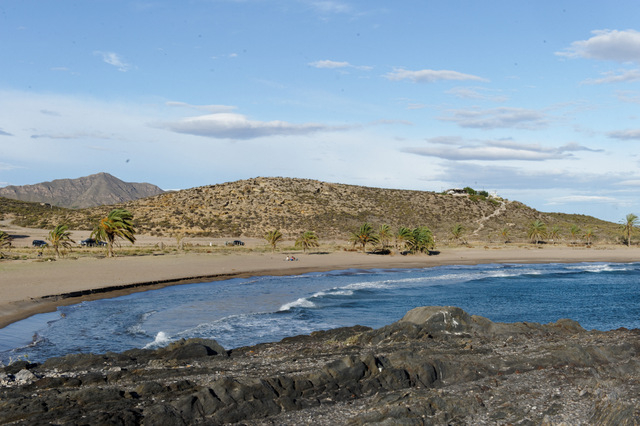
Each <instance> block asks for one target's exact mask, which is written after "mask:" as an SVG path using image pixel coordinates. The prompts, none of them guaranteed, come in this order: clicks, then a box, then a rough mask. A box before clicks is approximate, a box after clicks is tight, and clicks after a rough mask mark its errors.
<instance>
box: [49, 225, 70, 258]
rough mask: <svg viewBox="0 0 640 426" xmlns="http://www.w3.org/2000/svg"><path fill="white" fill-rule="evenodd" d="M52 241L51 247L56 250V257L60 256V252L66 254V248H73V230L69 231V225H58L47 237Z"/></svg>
mask: <svg viewBox="0 0 640 426" xmlns="http://www.w3.org/2000/svg"><path fill="white" fill-rule="evenodd" d="M47 240H49V242H50V243H51V247H53V249H54V250H55V251H56V257H57V258H59V257H60V253H61V252H62V254H64V253H65V252H66V250H68V249H71V244H72V243H74V244H75V241H73V240H72V239H71V232H69V231H68V228H67V225H57V226H56V227H55V228H53V229H52V230H51V231H50V232H49V237H48V238H47Z"/></svg>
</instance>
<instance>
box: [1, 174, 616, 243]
mask: <svg viewBox="0 0 640 426" xmlns="http://www.w3.org/2000/svg"><path fill="white" fill-rule="evenodd" d="M118 206H119V207H124V208H126V209H128V210H130V211H131V212H132V213H133V214H134V217H135V222H136V226H137V228H138V232H140V233H145V234H151V235H175V234H183V235H185V236H211V237H259V238H261V237H262V236H264V234H265V233H266V232H267V231H270V230H273V229H275V228H277V229H280V231H281V232H282V233H283V234H284V235H285V238H291V239H294V238H297V236H299V235H300V234H301V233H302V232H304V231H307V230H312V231H315V232H316V233H317V234H318V235H319V236H320V238H322V239H329V238H336V239H347V238H348V237H349V235H350V232H351V231H354V230H355V229H356V228H357V227H358V226H360V225H361V224H362V223H363V222H365V221H367V222H370V223H372V224H373V225H374V227H378V226H379V225H382V224H387V225H389V226H390V227H391V229H392V231H393V232H395V230H396V229H397V228H398V227H400V226H406V227H417V226H428V227H429V228H430V229H431V230H432V231H433V232H434V234H435V236H436V240H437V241H440V242H442V241H446V240H448V239H450V238H451V232H450V230H451V227H452V226H453V225H454V224H462V225H463V227H464V228H465V232H464V239H467V240H470V241H476V240H479V241H495V242H504V239H505V238H506V239H509V240H511V241H524V240H526V234H527V228H528V226H529V224H530V223H531V222H532V221H534V220H536V219H538V220H541V221H543V222H544V223H546V224H547V226H548V227H551V226H552V225H558V226H559V227H560V228H561V232H562V234H563V236H564V239H565V241H566V240H567V238H569V231H568V230H569V227H570V226H571V225H573V224H576V225H578V226H580V227H581V228H582V229H587V228H592V229H593V230H594V234H595V235H596V237H598V238H601V239H602V238H604V239H615V238H616V235H618V234H619V230H618V225H616V224H613V223H610V222H605V221H602V220H599V219H596V218H593V217H590V216H582V215H564V214H557V213H542V212H539V211H537V210H534V209H532V208H530V207H527V206H526V205H524V204H522V203H520V202H517V201H510V200H504V199H500V198H487V197H483V196H478V195H475V196H456V195H447V194H438V193H434V192H427V191H409V190H397V189H382V188H369V187H363V186H354V185H344V184H336V183H327V182H321V181H316V180H307V179H292V178H261V177H259V178H255V179H248V180H241V181H236V182H229V183H223V184H219V185H211V186H203V187H198V188H192V189H186V190H182V191H176V192H168V193H163V194H160V195H157V196H153V197H148V198H144V199H140V200H135V201H130V202H127V203H121V204H118ZM113 207H114V206H113V205H111V206H101V207H95V208H91V209H82V210H59V211H53V212H51V214H49V215H46V214H42V213H39V214H38V215H36V216H33V215H31V216H30V215H29V212H28V211H27V212H24V209H22V213H15V216H16V223H17V224H21V225H22V226H37V227H44V228H49V227H53V226H55V225H56V224H58V223H67V224H68V225H69V226H70V227H71V228H73V229H91V228H93V226H94V225H95V223H96V222H97V221H98V220H99V219H100V218H101V217H104V215H106V214H107V213H108V211H109V210H110V209H112V208H113ZM2 208H3V207H2V204H1V203H0V213H1V212H2V211H3V210H2ZM4 211H5V212H8V211H9V209H8V208H7V207H5V208H4ZM503 229H507V230H508V236H507V237H504V236H503V235H502V230H503ZM581 237H582V236H578V237H576V238H578V239H580V238H581Z"/></svg>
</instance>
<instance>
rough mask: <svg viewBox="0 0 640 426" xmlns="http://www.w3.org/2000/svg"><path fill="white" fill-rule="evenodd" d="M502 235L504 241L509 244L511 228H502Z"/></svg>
mask: <svg viewBox="0 0 640 426" xmlns="http://www.w3.org/2000/svg"><path fill="white" fill-rule="evenodd" d="M500 236H501V237H502V239H503V240H504V243H505V244H507V243H508V242H509V228H507V227H504V228H502V229H501V230H500Z"/></svg>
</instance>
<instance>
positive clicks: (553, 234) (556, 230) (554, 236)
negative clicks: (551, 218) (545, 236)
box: [549, 225, 560, 245]
mask: <svg viewBox="0 0 640 426" xmlns="http://www.w3.org/2000/svg"><path fill="white" fill-rule="evenodd" d="M549 238H551V241H552V242H553V244H554V245H555V244H556V240H559V239H560V227H559V226H558V225H553V226H552V227H551V229H550V230H549Z"/></svg>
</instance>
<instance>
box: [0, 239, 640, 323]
mask: <svg viewBox="0 0 640 426" xmlns="http://www.w3.org/2000/svg"><path fill="white" fill-rule="evenodd" d="M285 256H286V255H285V254H280V253H275V254H272V253H241V254H240V253H239V254H226V255H225V254H204V253H203V254H165V255H158V256H152V255H148V256H132V257H117V258H113V259H107V258H102V259H99V258H89V257H87V258H79V259H75V260H73V259H61V260H58V261H54V262H35V261H32V260H28V261H4V262H0V328H1V327H5V326H6V325H8V324H10V323H11V322H14V321H17V320H20V319H23V318H26V317H28V316H30V315H32V314H35V313H40V312H48V311H52V310H55V308H56V306H60V305H66V304H72V303H78V302H80V301H82V300H88V299H96V298H102V297H112V296H116V295H120V294H127V293H131V292H134V291H144V290H147V289H150V288H156V287H160V286H166V285H172V284H180V283H186V282H195V281H210V280H219V279H227V278H232V277H242V276H252V275H290V274H301V273H305V272H311V271H327V270H338V269H349V268H365V269H366V268H421V267H430V266H436V265H443V264H479V263H494V262H496V263H498V262H499V263H548V262H586V261H596V262H597V261H606V262H635V261H639V260H640V249H638V248H630V249H628V248H625V247H616V248H606V249H604V248H601V249H598V248H591V249H586V248H569V247H552V246H547V247H544V248H508V249H505V248H501V249H482V248H473V249H471V248H455V249H444V250H443V251H442V252H441V253H440V254H439V255H436V256H426V255H415V256H411V255H410V256H400V255H395V256H393V255H391V256H379V255H372V254H362V253H355V252H334V253H328V254H300V255H296V256H298V258H299V260H298V261H295V262H291V261H285V260H284V258H285ZM74 292H79V293H80V294H74V295H73V296H69V295H68V293H74ZM61 295H67V296H61Z"/></svg>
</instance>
